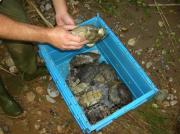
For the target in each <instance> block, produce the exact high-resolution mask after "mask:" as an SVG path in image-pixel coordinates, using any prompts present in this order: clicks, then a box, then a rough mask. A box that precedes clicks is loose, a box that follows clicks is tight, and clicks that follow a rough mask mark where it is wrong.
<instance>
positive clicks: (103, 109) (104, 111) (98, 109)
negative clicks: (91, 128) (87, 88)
mask: <svg viewBox="0 0 180 134" xmlns="http://www.w3.org/2000/svg"><path fill="white" fill-rule="evenodd" d="M85 114H86V116H87V118H88V120H89V121H90V123H91V124H95V123H96V122H98V121H100V120H102V119H103V118H105V117H106V116H108V115H109V114H111V111H110V109H109V108H108V107H107V106H106V105H104V104H101V103H100V104H96V105H94V106H92V107H90V108H88V109H86V110H85Z"/></svg>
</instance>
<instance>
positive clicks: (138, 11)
mask: <svg viewBox="0 0 180 134" xmlns="http://www.w3.org/2000/svg"><path fill="white" fill-rule="evenodd" d="M158 2H159V3H165V2H163V0H159V1H158ZM68 3H69V4H68V5H69V8H70V13H71V14H72V15H73V17H74V18H75V19H76V21H81V20H86V19H89V18H92V17H94V16H95V15H96V13H99V14H100V16H101V17H102V18H103V19H104V21H105V22H106V23H107V25H108V26H109V27H110V28H112V30H113V31H114V32H115V33H116V35H117V36H118V37H119V39H120V40H121V41H122V42H123V44H124V45H125V46H126V48H127V49H128V50H129V52H130V53H131V54H132V55H133V56H134V57H135V59H136V60H137V61H138V63H139V64H140V65H141V66H142V67H143V69H144V70H145V71H146V73H147V74H148V75H149V77H150V78H151V79H152V81H153V82H154V83H155V85H156V86H157V87H158V89H159V90H160V91H164V90H166V91H168V96H167V97H166V98H164V99H163V101H159V99H156V98H153V99H152V100H151V101H149V102H147V103H145V104H143V105H142V106H140V107H138V108H136V109H135V110H133V111H130V112H128V113H127V114H125V115H123V116H122V117H120V118H118V119H117V120H115V121H114V122H113V123H111V124H110V125H108V126H107V127H106V128H104V129H102V131H101V132H100V133H103V134H114V133H121V134H136V133H137V134H175V133H177V134H178V133H179V132H180V130H179V129H178V127H180V126H179V125H180V124H179V123H180V122H178V121H177V118H178V116H180V115H179V114H180V113H179V111H180V109H179V108H180V107H179V106H180V105H179V103H180V89H179V87H180V69H179V68H180V45H179V44H180V16H179V14H180V6H173V7H169V6H168V7H166V6H162V7H160V10H157V8H156V6H154V7H147V6H146V5H144V4H143V1H142V2H141V1H140V4H137V2H136V1H135V0H134V1H133V0H129V1H126V0H113V1H111V2H108V1H106V0H84V1H82V0H77V1H74V0H71V1H69V2H68ZM145 3H146V4H154V1H153V0H148V1H145ZM168 3H175V1H172V0H171V1H168ZM161 11H162V12H163V15H162V12H161ZM160 15H162V16H160ZM164 17H165V19H164ZM162 18H163V19H162ZM163 20H165V21H163ZM165 22H166V23H165ZM128 42H129V43H128ZM110 45H111V44H110ZM6 56H7V50H6V49H5V47H4V46H3V45H1V46H0V59H1V61H2V60H3V59H4V58H5V57H6ZM3 65H4V64H3ZM3 67H4V68H6V69H8V67H7V66H3ZM0 73H1V74H2V76H3V80H4V82H5V84H6V86H7V88H8V89H9V92H10V93H11V94H12V95H13V96H14V97H15V99H16V100H17V101H18V102H19V103H20V104H21V105H22V107H23V109H24V110H25V113H24V115H23V116H22V117H20V118H18V119H12V118H9V117H7V116H6V115H5V114H4V113H3V112H2V111H0V127H1V128H2V129H3V130H4V131H5V133H7V134H11V133H13V134H21V133H26V134H32V133H33V134H57V133H63V134H70V133H71V134H79V133H81V130H80V128H79V127H78V125H77V124H76V121H75V120H74V119H73V117H72V115H71V113H70V112H69V111H68V108H67V106H66V105H65V103H64V101H63V99H62V98H61V97H57V98H56V103H54V104H52V103H50V102H48V101H47V100H46V97H45V95H46V94H47V91H46V89H47V85H48V83H49V78H50V77H49V75H47V76H44V77H40V78H36V79H35V80H32V81H29V82H26V81H23V80H22V79H21V78H20V77H18V76H12V75H10V74H8V73H6V72H5V71H3V70H0ZM38 89H39V90H38ZM41 89H42V90H41ZM29 94H31V95H32V94H33V96H34V97H32V98H34V99H28V96H29ZM169 96H171V97H170V98H168V97H169ZM172 96H173V97H172ZM172 101H173V102H175V103H176V102H177V104H174V105H173V104H172ZM169 103H171V104H169Z"/></svg>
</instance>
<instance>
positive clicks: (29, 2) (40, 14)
mask: <svg viewBox="0 0 180 134" xmlns="http://www.w3.org/2000/svg"><path fill="white" fill-rule="evenodd" d="M26 2H27V3H28V4H29V5H31V6H32V7H33V8H34V9H35V11H36V12H37V14H38V15H39V16H40V18H41V19H42V20H43V21H44V23H45V24H46V25H47V26H48V27H51V28H53V27H54V26H53V24H51V23H50V22H49V21H48V20H47V19H46V18H45V17H44V16H43V14H42V13H41V12H40V11H39V9H38V8H37V7H36V5H35V4H34V3H33V2H32V1H29V0H26Z"/></svg>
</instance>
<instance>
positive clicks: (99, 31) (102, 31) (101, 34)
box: [98, 28, 106, 37]
mask: <svg viewBox="0 0 180 134" xmlns="http://www.w3.org/2000/svg"><path fill="white" fill-rule="evenodd" d="M105 33H106V31H105V29H104V28H100V29H99V30H98V34H99V36H101V37H103V36H105Z"/></svg>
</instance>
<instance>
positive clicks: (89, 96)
mask: <svg viewBox="0 0 180 134" xmlns="http://www.w3.org/2000/svg"><path fill="white" fill-rule="evenodd" d="M102 95H103V94H102V92H101V91H100V90H92V91H88V92H87V93H84V94H83V95H82V96H81V97H80V98H79V103H80V104H81V105H82V106H83V107H84V108H88V107H90V106H93V105H95V104H97V103H98V102H100V100H101V99H102Z"/></svg>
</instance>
